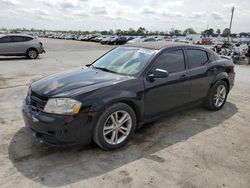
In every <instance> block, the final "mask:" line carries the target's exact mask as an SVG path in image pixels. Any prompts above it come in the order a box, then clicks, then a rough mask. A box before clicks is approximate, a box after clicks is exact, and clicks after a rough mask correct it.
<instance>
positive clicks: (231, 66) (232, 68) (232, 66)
mask: <svg viewBox="0 0 250 188" xmlns="http://www.w3.org/2000/svg"><path fill="white" fill-rule="evenodd" d="M234 66H235V65H234V64H231V65H229V70H230V72H234Z"/></svg>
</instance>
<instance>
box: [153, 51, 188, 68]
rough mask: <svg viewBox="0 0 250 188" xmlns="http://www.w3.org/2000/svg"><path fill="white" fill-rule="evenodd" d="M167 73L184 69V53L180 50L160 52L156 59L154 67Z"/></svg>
mask: <svg viewBox="0 0 250 188" xmlns="http://www.w3.org/2000/svg"><path fill="white" fill-rule="evenodd" d="M155 68H158V69H164V70H166V71H168V72H169V73H174V72H181V71H183V70H185V61H184V54H183V51H182V50H173V51H169V52H165V53H163V54H161V55H160V56H159V57H158V58H157V60H156V67H155Z"/></svg>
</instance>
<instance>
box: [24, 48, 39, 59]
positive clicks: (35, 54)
mask: <svg viewBox="0 0 250 188" xmlns="http://www.w3.org/2000/svg"><path fill="white" fill-rule="evenodd" d="M26 56H27V57H28V58H29V59H36V58H37V57H38V52H37V51H36V50H35V49H29V50H28V51H27V54H26Z"/></svg>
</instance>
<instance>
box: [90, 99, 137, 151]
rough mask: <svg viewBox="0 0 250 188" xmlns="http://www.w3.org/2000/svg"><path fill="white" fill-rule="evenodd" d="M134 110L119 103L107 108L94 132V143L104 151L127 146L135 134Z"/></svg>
mask: <svg viewBox="0 0 250 188" xmlns="http://www.w3.org/2000/svg"><path fill="white" fill-rule="evenodd" d="M135 127H136V115H135V112H134V110H133V109H132V108H131V107H130V106H128V105H126V104H124V103H117V104H114V105H112V106H110V107H109V108H107V109H106V110H105V111H104V112H103V113H102V114H101V116H100V117H99V120H98V122H97V124H96V127H95V130H94V141H95V142H96V143H97V144H98V145H99V146H100V147H101V148H102V149H104V150H114V149H117V148H120V147H122V146H123V145H125V144H126V143H127V142H128V141H129V139H130V137H131V136H132V135H133V134H134V131H135Z"/></svg>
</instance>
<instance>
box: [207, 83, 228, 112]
mask: <svg viewBox="0 0 250 188" xmlns="http://www.w3.org/2000/svg"><path fill="white" fill-rule="evenodd" d="M227 94H228V85H227V83H226V82H224V81H222V80H220V81H218V82H216V83H215V84H214V85H213V86H212V87H211V88H210V90H209V92H208V95H207V98H206V100H205V106H206V107H207V108H208V109H209V110H213V111H217V110H220V109H221V108H222V107H223V106H224V104H225V102H226V100H227Z"/></svg>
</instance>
